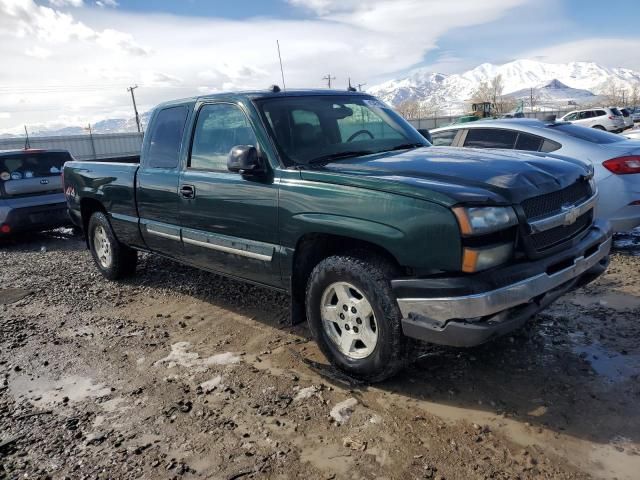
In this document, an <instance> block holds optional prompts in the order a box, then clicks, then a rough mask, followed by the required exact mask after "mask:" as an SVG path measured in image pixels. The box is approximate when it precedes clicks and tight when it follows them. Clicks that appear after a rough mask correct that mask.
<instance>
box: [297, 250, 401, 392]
mask: <svg viewBox="0 0 640 480" xmlns="http://www.w3.org/2000/svg"><path fill="white" fill-rule="evenodd" d="M393 272H394V268H393V266H391V265H390V263H389V262H387V261H385V260H384V259H382V258H379V257H368V256H365V257H364V258H363V257H362V256H359V255H344V256H342V255H340V256H332V257H329V258H326V259H324V260H322V261H321V262H320V263H319V264H318V265H317V266H316V267H315V268H314V269H313V272H312V273H311V276H310V278H309V282H308V284H307V292H306V309H307V318H308V320H309V327H310V329H311V332H312V334H313V337H314V338H315V340H316V342H317V343H318V346H319V347H320V350H321V351H322V352H323V353H324V355H325V356H326V357H327V359H328V360H329V361H330V362H331V363H332V364H333V365H335V366H336V367H337V368H339V369H340V370H342V371H344V372H345V373H347V374H349V375H352V376H353V377H356V378H360V379H363V380H367V381H370V382H378V381H382V380H385V379H387V378H389V377H391V376H393V375H394V374H396V373H397V372H398V371H399V370H400V369H401V368H402V367H403V366H404V365H405V364H406V363H407V360H408V351H409V347H408V339H407V338H406V337H405V336H404V335H403V333H402V325H401V320H402V314H401V313H400V309H399V308H398V304H397V302H396V300H395V296H394V295H393V291H392V290H391V278H393Z"/></svg>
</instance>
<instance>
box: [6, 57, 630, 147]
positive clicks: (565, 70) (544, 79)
mask: <svg viewBox="0 0 640 480" xmlns="http://www.w3.org/2000/svg"><path fill="white" fill-rule="evenodd" d="M497 75H500V76H501V77H502V83H503V85H504V92H503V93H504V94H505V95H508V96H510V97H513V98H516V99H524V100H525V101H526V100H527V99H529V97H530V96H531V95H532V94H533V95H535V98H536V104H537V105H538V106H546V107H548V108H561V107H564V108H567V106H568V105H581V104H584V105H586V104H593V103H597V102H602V101H604V98H601V97H600V96H601V95H604V94H606V93H608V92H609V91H610V90H611V88H612V87H614V86H615V88H618V89H619V88H625V89H626V90H627V92H631V90H632V88H634V87H635V88H636V89H638V88H640V72H637V71H634V70H630V69H628V68H608V67H604V66H602V65H598V64H596V63H592V62H570V63H544V62H540V61H536V60H515V61H512V62H508V63H505V64H501V65H494V64H491V63H483V64H482V65H479V66H477V67H475V68H473V69H471V70H468V71H466V72H463V73H459V74H444V73H437V72H432V71H430V70H429V69H427V68H418V69H415V70H412V71H410V72H409V73H408V74H407V75H405V76H403V77H400V78H398V79H394V80H389V81H386V82H384V83H381V84H379V85H376V86H373V87H370V88H369V89H368V90H367V91H368V92H369V93H371V94H374V95H376V96H378V97H380V98H381V99H383V100H384V101H386V102H387V103H390V104H392V105H395V106H397V105H399V104H401V103H402V102H404V101H407V100H409V101H417V102H419V103H421V104H425V105H428V106H429V108H431V109H432V110H435V109H437V110H439V111H440V112H443V113H444V112H446V113H449V114H453V115H457V114H460V113H462V112H464V111H466V110H468V107H469V105H468V104H469V101H470V99H471V97H472V96H473V93H474V91H475V90H476V89H477V88H478V86H479V85H480V84H481V83H482V82H490V81H491V80H492V79H493V78H495V77H496V76H497ZM569 108H571V107H569ZM149 114H150V112H144V113H142V114H141V122H142V125H143V126H144V125H146V124H147V121H148V119H149ZM92 129H93V132H94V133H97V134H99V133H116V132H135V131H136V130H137V127H136V123H135V119H134V118H133V117H132V118H108V119H105V120H102V121H99V122H96V123H95V124H93V125H92ZM86 133H87V132H86V130H85V129H84V128H83V127H81V126H62V127H60V126H57V127H48V128H47V127H40V128H33V129H32V130H30V132H29V134H30V135H32V136H44V135H76V134H86ZM11 136H14V135H8V134H4V135H3V134H0V138H2V137H11Z"/></svg>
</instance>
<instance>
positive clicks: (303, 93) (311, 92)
mask: <svg viewBox="0 0 640 480" xmlns="http://www.w3.org/2000/svg"><path fill="white" fill-rule="evenodd" d="M326 95H342V96H344V95H353V96H371V95H370V94H368V93H366V92H353V91H350V90H333V89H332V90H329V89H288V90H280V91H274V90H273V89H267V90H246V91H236V92H221V93H212V94H209V95H197V96H193V97H187V98H181V99H178V100H170V101H168V102H164V103H161V104H159V105H158V106H157V107H156V108H158V107H165V106H169V105H180V104H183V103H191V102H197V101H202V100H209V99H211V100H215V99H223V98H224V99H240V98H244V99H249V100H255V99H258V98H278V97H307V96H326Z"/></svg>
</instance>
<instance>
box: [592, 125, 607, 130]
mask: <svg viewBox="0 0 640 480" xmlns="http://www.w3.org/2000/svg"><path fill="white" fill-rule="evenodd" d="M591 128H595V129H596V130H605V131H606V130H607V129H606V128H604V127H603V126H602V125H594V126H593V127H591Z"/></svg>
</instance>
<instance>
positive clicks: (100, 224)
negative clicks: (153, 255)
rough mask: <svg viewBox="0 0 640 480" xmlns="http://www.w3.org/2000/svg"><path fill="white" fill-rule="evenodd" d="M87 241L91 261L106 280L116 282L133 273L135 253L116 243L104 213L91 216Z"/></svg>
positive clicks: (136, 258)
mask: <svg viewBox="0 0 640 480" xmlns="http://www.w3.org/2000/svg"><path fill="white" fill-rule="evenodd" d="M88 239H89V250H91V255H92V256H93V260H94V261H95V263H96V266H97V267H98V270H100V273H102V275H104V276H105V277H106V278H108V279H109V280H117V279H119V278H124V277H127V276H131V275H133V274H134V273H135V271H136V264H137V261H138V254H137V252H136V251H135V250H133V249H132V248H129V247H127V246H126V245H123V244H122V243H120V242H119V241H118V239H117V238H116V236H115V234H114V233H113V229H112V228H111V224H110V223H109V220H108V219H107V216H106V215H105V214H104V213H102V212H95V213H94V214H93V215H91V218H90V219H89V228H88Z"/></svg>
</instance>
